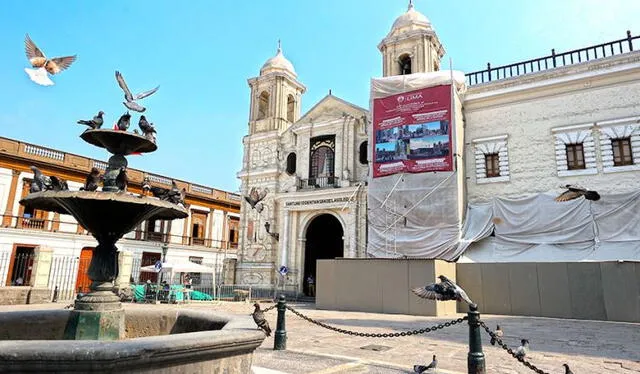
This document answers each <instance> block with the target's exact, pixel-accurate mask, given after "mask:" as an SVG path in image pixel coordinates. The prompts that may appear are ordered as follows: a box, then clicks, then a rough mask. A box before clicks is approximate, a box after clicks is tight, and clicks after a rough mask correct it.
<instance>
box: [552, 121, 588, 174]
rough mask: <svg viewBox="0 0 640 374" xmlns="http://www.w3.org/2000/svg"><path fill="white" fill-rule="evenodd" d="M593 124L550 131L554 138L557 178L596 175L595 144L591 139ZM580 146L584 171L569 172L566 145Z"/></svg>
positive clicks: (557, 128)
mask: <svg viewBox="0 0 640 374" xmlns="http://www.w3.org/2000/svg"><path fill="white" fill-rule="evenodd" d="M593 126H594V124H592V123H589V124H582V125H572V126H564V127H556V128H554V129H551V132H552V133H553V135H554V137H555V149H556V170H557V172H558V176H559V177H567V176H575V175H592V174H598V169H597V166H596V144H595V141H594V139H593V130H592V128H593ZM568 144H582V151H583V153H584V164H585V168H584V169H578V170H569V167H568V165H567V145H568Z"/></svg>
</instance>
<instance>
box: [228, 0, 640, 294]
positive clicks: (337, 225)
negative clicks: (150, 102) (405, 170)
mask: <svg viewBox="0 0 640 374" xmlns="http://www.w3.org/2000/svg"><path fill="white" fill-rule="evenodd" d="M639 39H640V37H632V36H631V35H630V34H629V33H627V37H626V38H624V39H621V40H617V41H613V42H611V43H606V44H601V45H597V46H594V47H587V48H584V49H581V50H576V51H569V52H565V53H556V52H555V51H552V54H551V55H550V56H545V57H542V58H540V59H535V60H530V61H525V62H521V63H515V64H510V65H506V66H500V67H491V66H488V67H487V69H486V70H482V71H477V72H472V73H468V74H466V78H467V84H466V88H465V89H464V90H462V93H461V95H460V100H461V107H462V114H463V116H464V119H463V121H464V122H463V127H462V128H463V129H464V130H463V134H462V135H461V136H460V135H459V137H458V141H459V142H462V145H460V144H458V148H457V149H459V151H457V153H458V156H461V157H462V165H463V168H462V169H463V170H459V173H460V181H459V184H460V186H461V187H460V191H463V192H461V193H462V195H461V198H460V199H461V201H460V203H461V207H464V206H466V205H468V204H475V203H478V202H483V201H487V200H491V199H492V198H496V197H506V198H516V197H521V196H526V195H528V194H536V193H545V192H549V191H552V193H553V191H555V192H557V193H559V192H561V191H562V190H560V189H559V188H558V187H559V186H560V185H565V184H578V185H584V186H588V188H589V189H596V190H598V191H599V192H600V193H602V194H612V193H626V192H632V191H638V190H639V189H640V102H639V101H638V97H640V51H634V43H635V49H636V50H637V49H640V43H638V40H639ZM378 49H379V50H380V52H381V57H382V76H384V77H388V76H394V75H405V74H414V73H429V72H436V71H438V70H440V66H441V58H442V57H443V55H444V53H445V52H444V48H443V46H442V45H441V44H440V41H439V39H438V36H437V35H436V32H435V29H434V27H433V26H432V24H431V22H430V21H429V20H428V19H427V17H425V16H424V15H423V14H421V13H419V12H418V11H416V10H415V9H414V7H413V4H412V3H411V2H410V3H409V8H408V10H407V12H406V13H404V14H402V15H400V16H399V17H398V18H397V19H396V20H395V22H394V23H393V25H392V27H391V30H390V32H389V33H388V34H387V35H386V36H385V37H384V38H383V40H382V41H381V42H380V44H379V45H378ZM249 86H250V88H251V106H250V110H249V113H250V115H249V132H248V135H247V136H245V137H244V139H243V146H244V159H243V166H242V170H241V171H240V172H239V173H238V177H239V178H240V179H241V180H242V194H243V195H244V196H247V197H249V200H251V203H249V202H244V201H243V202H242V205H241V214H240V251H239V254H238V259H239V263H238V267H237V273H236V274H237V278H238V282H239V283H244V284H253V285H271V284H275V283H278V282H281V281H282V280H283V279H286V282H287V285H288V287H289V289H291V290H295V291H297V292H303V291H305V289H306V288H305V287H304V284H305V280H306V278H307V276H308V275H313V274H315V265H314V263H315V260H316V259H320V258H333V257H365V256H367V253H366V245H367V244H366V243H367V206H366V200H367V199H366V194H367V180H368V178H370V176H369V167H368V163H369V160H370V157H369V156H370V155H369V154H370V152H368V149H369V148H370V147H369V146H368V145H367V144H368V143H367V140H368V137H369V136H370V134H369V132H370V130H369V129H370V116H369V113H368V111H367V110H366V109H363V108H360V107H358V106H356V105H353V104H350V103H348V102H346V101H344V100H342V99H340V98H337V97H335V96H333V95H331V93H330V94H329V95H328V96H326V97H325V98H324V99H322V100H321V101H320V102H319V103H317V104H316V105H315V106H314V107H313V108H312V109H311V110H309V111H308V112H307V113H306V114H304V115H303V116H301V117H300V116H299V112H300V102H301V99H302V95H303V94H304V92H305V86H304V85H303V84H302V83H300V81H299V80H298V77H297V75H296V73H295V70H294V67H293V65H292V64H291V62H289V61H288V60H287V59H286V58H285V57H284V56H283V54H282V51H281V49H280V48H278V51H277V54H276V56H275V57H273V58H271V59H269V60H268V61H267V62H266V63H265V64H264V66H263V67H262V69H261V70H260V75H259V76H258V77H256V78H252V79H250V80H249ZM363 89H367V88H366V87H363ZM462 147H463V148H462ZM368 153H369V154H368ZM251 196H253V197H252V198H251ZM261 197H264V199H263V200H261V201H258V200H260V198H261ZM252 199H253V200H252ZM460 229H462V228H460ZM281 266H286V267H287V270H288V273H287V276H286V277H283V278H281V277H280V276H279V275H278V269H279V268H280V267H281Z"/></svg>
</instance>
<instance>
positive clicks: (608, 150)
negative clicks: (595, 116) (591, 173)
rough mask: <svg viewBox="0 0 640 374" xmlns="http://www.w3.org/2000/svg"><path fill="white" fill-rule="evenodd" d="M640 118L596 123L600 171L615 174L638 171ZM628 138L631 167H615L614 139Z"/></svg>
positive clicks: (639, 165)
mask: <svg viewBox="0 0 640 374" xmlns="http://www.w3.org/2000/svg"><path fill="white" fill-rule="evenodd" d="M639 119H640V117H631V118H623V119H618V120H612V121H606V122H602V123H598V125H600V152H601V154H602V169H603V170H602V171H603V172H604V173H617V172H625V171H637V170H640V124H638V120H639ZM621 138H630V140H631V142H630V143H631V144H630V146H631V157H632V158H633V165H623V166H615V165H614V164H613V147H612V144H611V141H612V140H614V139H621Z"/></svg>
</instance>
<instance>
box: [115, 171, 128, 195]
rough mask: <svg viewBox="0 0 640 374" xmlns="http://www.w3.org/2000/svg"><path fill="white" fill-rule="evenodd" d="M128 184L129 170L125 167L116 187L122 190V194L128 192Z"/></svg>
mask: <svg viewBox="0 0 640 374" xmlns="http://www.w3.org/2000/svg"><path fill="white" fill-rule="evenodd" d="M128 184H129V178H128V177H127V168H125V167H124V166H123V167H121V168H120V172H119V173H118V176H117V177H116V186H117V187H118V188H119V189H120V191H121V192H126V191H127V186H128Z"/></svg>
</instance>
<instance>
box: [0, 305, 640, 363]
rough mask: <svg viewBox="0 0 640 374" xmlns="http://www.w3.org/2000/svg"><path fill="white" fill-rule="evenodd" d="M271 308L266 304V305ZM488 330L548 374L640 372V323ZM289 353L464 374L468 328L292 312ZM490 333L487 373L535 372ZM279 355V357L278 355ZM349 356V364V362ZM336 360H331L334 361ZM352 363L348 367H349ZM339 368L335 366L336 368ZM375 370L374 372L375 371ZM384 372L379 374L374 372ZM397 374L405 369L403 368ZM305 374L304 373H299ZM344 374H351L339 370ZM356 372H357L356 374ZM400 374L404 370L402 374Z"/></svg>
mask: <svg viewBox="0 0 640 374" xmlns="http://www.w3.org/2000/svg"><path fill="white" fill-rule="evenodd" d="M65 305H67V304H65V303H60V304H57V305H50V304H49V305H43V306H41V305H32V306H0V311H4V310H24V309H34V308H62V307H64V306H65ZM270 305H272V304H264V307H267V306H270ZM290 305H291V306H292V307H294V308H296V309H297V310H299V311H300V312H302V313H303V314H305V315H307V316H309V317H311V318H314V319H317V320H318V321H321V322H324V323H327V324H330V325H333V326H336V327H341V328H344V329H348V330H355V331H362V332H371V333H382V332H400V331H408V330H413V329H418V328H423V327H429V326H433V325H435V324H438V323H442V322H445V321H448V320H451V319H454V318H457V317H460V316H463V315H456V316H455V317H454V316H452V317H448V318H434V317H422V316H411V315H397V314H378V313H361V312H343V311H330V310H316V309H315V307H314V306H313V305H312V304H311V305H310V304H290ZM125 308H196V309H199V308H206V309H211V310H220V311H225V312H231V313H242V314H250V313H251V312H252V311H253V307H252V306H251V304H250V303H242V302H240V303H232V302H213V303H195V302H194V303H191V304H187V305H178V306H176V305H166V304H162V305H149V304H147V305H142V304H126V305H125ZM276 316H277V312H276V311H275V310H272V311H270V312H268V313H267V319H268V321H269V323H270V325H271V328H272V329H273V330H275V325H276ZM481 318H482V320H484V321H485V322H486V323H487V324H488V325H489V327H491V328H492V329H493V328H495V325H496V324H500V326H501V327H502V328H503V330H504V332H505V337H504V341H505V342H506V343H507V344H509V346H511V347H512V348H514V349H515V347H517V345H518V344H519V340H520V339H521V338H528V339H529V340H530V342H531V352H530V355H529V361H530V362H531V363H533V364H534V365H536V366H538V367H539V368H541V369H543V370H545V371H546V372H549V373H552V374H554V373H558V374H561V373H564V371H563V369H562V364H563V363H565V362H567V363H569V364H570V365H571V368H572V370H573V371H574V373H576V374H585V373H623V374H627V373H640V324H634V323H617V322H601V321H585V320H566V319H554V318H536V317H514V316H498V315H482V316H481ZM286 327H287V349H288V350H289V351H291V352H292V353H303V354H307V355H311V354H313V355H326V356H329V361H327V363H326V364H324V365H325V366H320V367H318V366H313V365H320V364H319V363H314V362H312V361H313V359H309V358H306V360H307V362H308V363H309V365H311V366H313V370H316V368H317V371H321V370H329V369H331V368H335V367H339V366H340V365H346V364H349V363H351V364H352V365H354V366H353V367H342V369H340V370H359V369H357V367H358V365H363V364H364V366H365V367H366V369H368V370H370V371H369V372H380V373H384V372H390V373H393V371H384V369H385V368H384V367H383V368H380V367H378V368H377V367H376V365H378V363H380V364H382V365H388V366H389V368H386V369H388V370H396V369H391V368H393V367H395V368H406V369H410V368H411V367H412V366H413V365H414V364H425V363H429V362H430V361H431V355H432V354H436V355H437V356H438V362H439V365H438V367H439V369H443V371H442V372H443V373H444V372H446V371H450V372H459V373H462V372H466V367H467V350H468V346H467V341H468V328H467V325H466V323H463V324H460V325H456V326H452V327H449V328H445V329H442V330H437V331H435V332H431V333H427V334H422V335H414V336H404V337H399V338H386V339H384V338H364V337H358V336H352V335H343V334H339V333H336V332H334V331H330V330H327V329H325V328H322V327H320V326H316V325H313V324H311V323H309V322H307V321H305V320H302V319H300V318H298V317H297V316H295V315H293V314H292V313H290V312H287V324H286ZM488 338H489V337H488V335H486V334H484V333H483V336H482V339H483V349H484V352H485V356H486V360H487V373H491V374H494V373H496V374H514V373H532V371H531V370H530V369H528V368H526V367H525V366H524V365H522V364H521V363H519V362H518V361H516V360H515V359H513V358H512V357H510V356H509V355H508V354H507V353H506V352H505V351H504V350H502V349H501V348H499V347H493V346H491V345H490V344H488V340H489V339H488ZM371 344H376V345H383V346H387V347H389V349H388V350H386V351H372V350H365V349H361V347H363V346H367V345H371ZM272 349H273V335H272V336H271V337H270V338H267V339H265V341H264V343H263V344H262V346H261V349H260V350H259V351H258V352H257V353H256V355H255V364H256V366H259V367H265V368H268V369H277V368H274V367H272V366H273V365H269V366H265V362H268V360H266V359H264V357H269V356H265V355H268V353H267V352H269V351H270V350H272ZM274 357H275V356H274ZM345 357H348V358H349V359H345ZM331 360H333V361H331ZM345 360H346V361H345ZM334 363H335V365H333V364H334ZM331 365H333V366H331ZM371 366H372V367H371ZM374 370H378V371H374ZM398 370H399V369H398ZM296 372H299V371H296ZM337 372H346V373H348V372H349V371H337ZM352 372H358V371H352ZM360 372H366V371H360ZM396 372H401V371H396Z"/></svg>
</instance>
